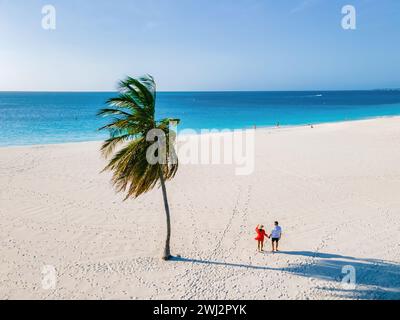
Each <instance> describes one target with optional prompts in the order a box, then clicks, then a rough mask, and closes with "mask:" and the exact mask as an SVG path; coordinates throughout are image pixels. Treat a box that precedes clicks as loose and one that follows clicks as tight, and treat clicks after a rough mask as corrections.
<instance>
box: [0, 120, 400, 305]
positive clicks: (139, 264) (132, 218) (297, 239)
mask: <svg viewBox="0 0 400 320" xmlns="http://www.w3.org/2000/svg"><path fill="white" fill-rule="evenodd" d="M256 138H257V139H256V153H255V155H256V158H255V165H256V166H255V173H254V174H252V175H249V176H236V175H235V174H234V172H235V171H234V169H235V168H234V166H233V165H182V166H181V167H180V170H179V173H178V175H177V177H176V178H175V180H173V181H172V182H170V183H168V185H167V188H168V193H169V198H170V206H171V211H172V216H173V218H172V219H173V237H172V248H173V253H174V254H179V255H180V256H181V258H180V259H176V260H174V261H172V262H168V263H165V262H163V261H161V259H160V253H161V249H162V244H163V241H164V229H165V221H164V211H163V203H162V196H161V191H160V190H158V189H156V190H154V191H152V192H150V193H149V194H146V195H144V196H143V197H141V198H139V199H137V200H130V201H126V202H122V201H121V200H122V195H116V194H115V193H114V191H113V188H112V186H111V185H110V182H109V181H110V174H108V173H103V174H100V173H99V172H100V170H101V169H102V168H103V166H104V164H105V161H104V160H103V159H102V158H101V157H100V155H99V146H100V144H99V143H97V142H90V143H78V144H64V145H49V146H33V147H11V148H1V149H0V186H1V187H0V228H1V244H0V259H1V261H0V298H3V299H4V298H7V299H17V298H22V299H28V298H29V299H99V298H100V299H342V298H352V299H399V298H400V233H399V231H400V219H399V217H400V194H399V190H400V118H385V119H374V120H366V121H357V122H346V123H336V124H324V125H319V126H316V127H315V128H314V129H311V128H309V127H298V128H281V129H259V130H257V133H256ZM276 219H277V220H279V221H280V223H281V225H282V227H283V229H284V237H283V239H282V243H281V249H282V252H281V253H278V254H272V253H270V252H267V253H265V254H261V253H258V252H257V251H256V243H255V241H254V240H253V239H254V237H255V234H254V228H255V226H256V225H257V224H258V223H263V224H264V225H266V226H268V229H270V228H271V227H272V223H273V221H274V220H276ZM266 248H267V249H268V250H270V243H269V242H268V243H267V244H266ZM45 265H52V266H54V267H55V269H56V273H57V278H56V279H57V283H56V286H55V288H53V289H48V290H46V289H45V288H44V287H43V283H42V281H43V277H44V275H43V274H42V273H41V272H42V268H43V266H45ZM348 265H349V266H352V267H354V268H355V271H356V287H355V288H351V289H350V290H349V289H348V288H346V287H344V286H343V285H342V283H341V279H342V278H343V277H344V276H345V275H344V274H342V269H343V267H344V266H348Z"/></svg>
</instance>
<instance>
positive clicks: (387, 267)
mask: <svg viewBox="0 0 400 320" xmlns="http://www.w3.org/2000/svg"><path fill="white" fill-rule="evenodd" d="M275 254H278V255H291V256H303V257H310V258H312V259H311V260H310V261H308V262H306V263H303V264H297V265H296V264H294V265H289V266H288V267H284V268H274V267H268V266H262V265H250V264H240V263H230V262H220V261H210V260H201V259H190V258H184V257H174V258H173V259H172V260H173V261H177V262H185V263H194V264H205V265H215V266H221V267H230V268H246V269H253V270H260V271H281V272H287V273H290V274H294V275H298V276H302V277H308V278H314V279H320V280H324V281H329V282H336V283H340V282H341V281H342V279H343V277H345V275H346V274H345V273H344V272H345V270H347V268H348V266H350V267H351V268H354V270H355V285H356V286H355V289H353V290H349V289H345V288H342V287H341V286H335V288H328V287H321V288H320V289H322V290H328V291H332V292H335V293H336V294H337V295H338V297H340V298H353V299H400V264H399V263H397V262H392V261H384V260H378V259H365V258H355V257H350V256H342V255H339V254H330V253H322V252H312V251H279V252H277V253H275Z"/></svg>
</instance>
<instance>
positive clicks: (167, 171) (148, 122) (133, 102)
mask: <svg viewBox="0 0 400 320" xmlns="http://www.w3.org/2000/svg"><path fill="white" fill-rule="evenodd" d="M119 90H120V93H119V95H118V96H117V97H114V98H111V99H109V100H108V101H107V104H108V105H109V106H110V108H104V109H102V110H100V111H99V113H98V115H99V116H105V117H111V120H110V122H109V123H108V124H106V125H104V126H103V127H101V128H100V129H99V130H108V131H109V134H110V138H109V139H107V140H106V141H105V142H104V143H103V145H102V147H101V153H102V154H103V156H105V157H106V158H109V157H111V159H110V161H109V163H108V164H107V166H106V167H105V168H104V170H103V171H112V172H113V176H112V183H113V184H114V186H115V188H116V190H117V191H118V192H125V193H126V198H125V199H128V198H136V197H138V196H140V195H141V194H143V193H145V192H147V191H149V190H151V189H152V188H154V187H155V186H156V184H157V182H158V181H159V179H160V171H159V169H161V172H162V174H163V177H164V179H165V180H170V179H172V178H173V177H174V176H175V174H176V172H177V170H178V158H177V155H176V152H175V149H174V145H173V144H174V143H173V142H174V141H175V139H176V133H175V132H174V131H173V130H170V127H169V126H170V122H171V121H176V122H179V120H177V119H163V120H161V121H155V99H156V85H155V82H154V79H153V77H151V76H149V75H146V76H143V77H140V78H137V79H135V78H131V77H127V78H126V79H124V80H123V81H121V82H120V83H119ZM151 129H160V130H162V131H163V132H164V133H165V136H166V138H167V139H166V140H167V141H166V142H167V144H166V147H167V154H168V155H169V156H168V158H167V162H166V163H157V164H150V163H149V162H148V160H147V150H148V148H149V147H150V146H151V145H152V143H151V142H149V141H146V136H147V133H148V132H149V131H150V130H151ZM170 142H172V143H170ZM119 145H121V148H120V149H118V151H116V149H117V147H118V146H119Z"/></svg>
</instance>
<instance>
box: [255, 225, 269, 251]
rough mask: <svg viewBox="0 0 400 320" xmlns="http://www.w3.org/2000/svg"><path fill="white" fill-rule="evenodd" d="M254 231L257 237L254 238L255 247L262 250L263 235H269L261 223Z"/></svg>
mask: <svg viewBox="0 0 400 320" xmlns="http://www.w3.org/2000/svg"><path fill="white" fill-rule="evenodd" d="M256 232H257V237H256V238H255V240H257V249H258V251H260V252H262V251H264V239H265V237H267V238H269V236H268V235H267V233H266V232H265V230H264V226H263V225H257V227H256Z"/></svg>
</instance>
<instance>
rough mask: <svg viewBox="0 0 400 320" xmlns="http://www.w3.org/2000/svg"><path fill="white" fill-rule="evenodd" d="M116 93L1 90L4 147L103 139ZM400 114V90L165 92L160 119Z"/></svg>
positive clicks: (240, 123) (306, 120)
mask: <svg viewBox="0 0 400 320" xmlns="http://www.w3.org/2000/svg"><path fill="white" fill-rule="evenodd" d="M114 95H115V93H114V92H79V93H72V92H71V93H67V92H0V146H15V145H35V144H50V143H66V142H78V141H93V140H102V139H104V138H105V137H106V136H107V133H106V132H99V131H98V130H97V128H99V127H101V126H102V125H103V124H104V123H105V119H102V118H99V117H97V116H96V113H97V112H98V110H99V109H101V108H103V107H104V106H105V101H106V100H107V99H108V98H110V97H113V96H114ZM396 115H400V90H374V91H295V92H289V91H287V92H160V93H158V95H157V117H158V118H164V117H171V118H179V119H181V124H180V126H179V128H178V131H179V130H183V129H189V128H190V129H194V130H197V131H199V130H200V129H240V128H250V127H253V126H254V125H257V126H258V127H261V126H276V124H277V123H279V124H280V125H281V126H294V125H308V124H317V123H325V122H338V121H348V120H358V119H366V118H374V117H383V116H396Z"/></svg>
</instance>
